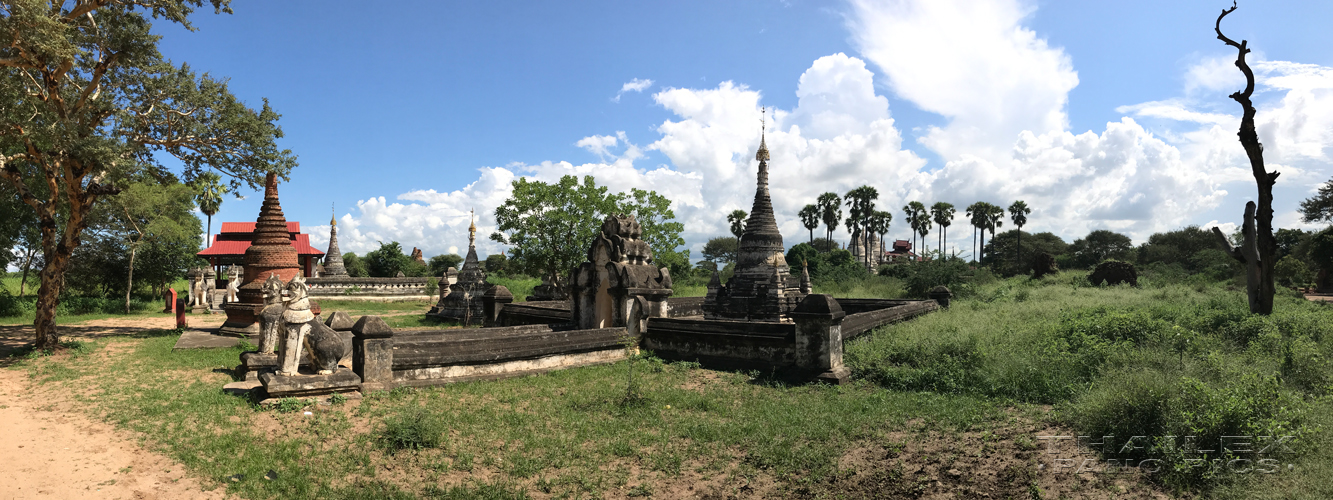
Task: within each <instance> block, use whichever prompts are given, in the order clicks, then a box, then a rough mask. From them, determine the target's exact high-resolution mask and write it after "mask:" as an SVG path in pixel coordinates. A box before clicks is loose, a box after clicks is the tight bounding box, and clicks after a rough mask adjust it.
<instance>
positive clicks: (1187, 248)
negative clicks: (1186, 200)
mask: <svg viewBox="0 0 1333 500" xmlns="http://www.w3.org/2000/svg"><path fill="white" fill-rule="evenodd" d="M1204 250H1210V251H1216V250H1217V243H1216V242H1215V241H1214V240H1213V235H1212V233H1210V232H1208V231H1205V230H1203V229H1200V228H1199V226H1185V227H1183V228H1180V229H1177V230H1174V231H1166V232H1162V233H1153V234H1152V236H1149V237H1148V241H1147V242H1146V243H1144V244H1142V245H1139V248H1138V260H1139V264H1144V265H1146V264H1152V263H1155V262H1160V263H1162V264H1165V265H1172V264H1178V265H1180V266H1181V267H1183V268H1184V269H1186V270H1188V271H1191V272H1198V271H1202V270H1203V269H1202V268H1199V267H1197V266H1196V265H1195V263H1196V262H1197V261H1196V259H1194V256H1195V255H1196V254H1198V253H1199V252H1201V251H1204Z"/></svg>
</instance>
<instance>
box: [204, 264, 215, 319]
mask: <svg viewBox="0 0 1333 500" xmlns="http://www.w3.org/2000/svg"><path fill="white" fill-rule="evenodd" d="M217 289H218V274H217V272H215V271H213V268H208V269H205V270H204V292H203V297H201V300H200V302H201V303H203V304H204V305H205V306H207V307H208V308H209V309H217V308H218V304H217V303H216V301H217V299H216V297H217V294H215V293H213V292H214V291H216V290H217Z"/></svg>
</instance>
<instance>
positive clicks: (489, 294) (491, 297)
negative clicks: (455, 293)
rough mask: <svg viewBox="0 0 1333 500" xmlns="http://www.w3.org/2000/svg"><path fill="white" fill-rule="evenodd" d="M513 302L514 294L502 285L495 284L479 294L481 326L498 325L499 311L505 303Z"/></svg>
mask: <svg viewBox="0 0 1333 500" xmlns="http://www.w3.org/2000/svg"><path fill="white" fill-rule="evenodd" d="M513 302H514V294H512V293H510V292H509V289H508V288H506V287H504V286H501V285H495V286H493V287H491V289H490V290H486V293H485V294H484V295H482V296H481V308H482V318H483V321H482V326H485V327H492V326H499V324H500V311H501V310H503V309H504V306H505V304H512V303H513Z"/></svg>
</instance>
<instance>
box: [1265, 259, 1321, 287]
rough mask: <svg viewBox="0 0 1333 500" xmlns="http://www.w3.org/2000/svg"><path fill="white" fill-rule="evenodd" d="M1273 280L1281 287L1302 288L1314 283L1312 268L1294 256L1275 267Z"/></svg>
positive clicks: (1279, 262)
mask: <svg viewBox="0 0 1333 500" xmlns="http://www.w3.org/2000/svg"><path fill="white" fill-rule="evenodd" d="M1273 278H1274V279H1275V280H1277V283H1278V285H1280V286H1289V287H1301V286H1305V285H1308V284H1310V283H1311V282H1313V281H1314V273H1313V272H1311V271H1310V266H1308V265H1306V264H1305V262H1304V261H1302V260H1300V259H1298V258H1296V257H1295V256H1294V255H1287V256H1285V257H1282V258H1281V259H1279V260H1278V261H1277V264H1276V265H1274V267H1273Z"/></svg>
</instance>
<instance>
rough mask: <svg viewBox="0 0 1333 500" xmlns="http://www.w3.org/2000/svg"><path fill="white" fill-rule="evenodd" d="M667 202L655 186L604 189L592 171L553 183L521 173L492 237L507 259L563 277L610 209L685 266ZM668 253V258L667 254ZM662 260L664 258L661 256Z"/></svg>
mask: <svg viewBox="0 0 1333 500" xmlns="http://www.w3.org/2000/svg"><path fill="white" fill-rule="evenodd" d="M670 206H671V201H670V200H668V199H667V198H665V197H663V196H660V195H658V194H657V193H656V192H654V191H642V190H637V189H636V190H632V191H631V192H630V193H629V194H625V193H608V192H607V188H606V187H605V186H598V185H597V182H596V180H595V179H593V177H592V176H590V175H588V176H584V177H583V180H582V182H580V181H579V178H577V177H574V176H572V175H566V176H563V177H561V178H560V180H559V181H558V182H556V183H553V184H547V183H545V182H541V181H533V180H528V179H527V178H519V179H517V180H515V181H514V182H513V192H512V194H510V196H509V199H506V200H505V202H504V204H502V205H500V206H499V207H497V208H496V209H495V221H496V225H497V231H495V232H494V233H491V236H490V237H491V240H494V241H495V242H497V243H500V244H504V245H509V246H510V247H511V248H510V250H509V253H510V255H511V257H512V259H511V262H521V263H523V265H524V266H527V269H526V270H527V271H528V272H529V273H535V274H541V275H544V276H553V277H560V276H567V275H568V274H569V272H570V271H571V270H573V269H574V266H577V265H578V264H579V263H580V262H583V260H584V259H585V258H586V255H587V251H588V245H589V244H590V243H591V242H592V238H593V236H594V235H596V234H597V233H598V232H599V231H601V227H602V220H603V219H605V218H606V216H607V215H612V214H632V215H634V216H635V218H636V219H638V220H639V224H640V226H642V227H643V240H644V241H645V242H646V243H648V246H649V247H651V248H652V250H653V255H654V259H653V260H654V262H655V263H658V262H659V261H662V259H661V258H659V257H657V256H658V255H665V256H670V255H679V256H683V257H684V259H685V264H687V265H688V262H689V260H688V259H689V253H688V252H677V251H676V247H677V246H680V245H682V244H684V239H683V238H681V237H680V232H681V231H682V229H683V226H682V225H681V224H680V223H679V222H676V221H675V220H674V219H675V214H674V213H672V212H671V210H670ZM668 258H671V257H668ZM662 262H665V261H662Z"/></svg>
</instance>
